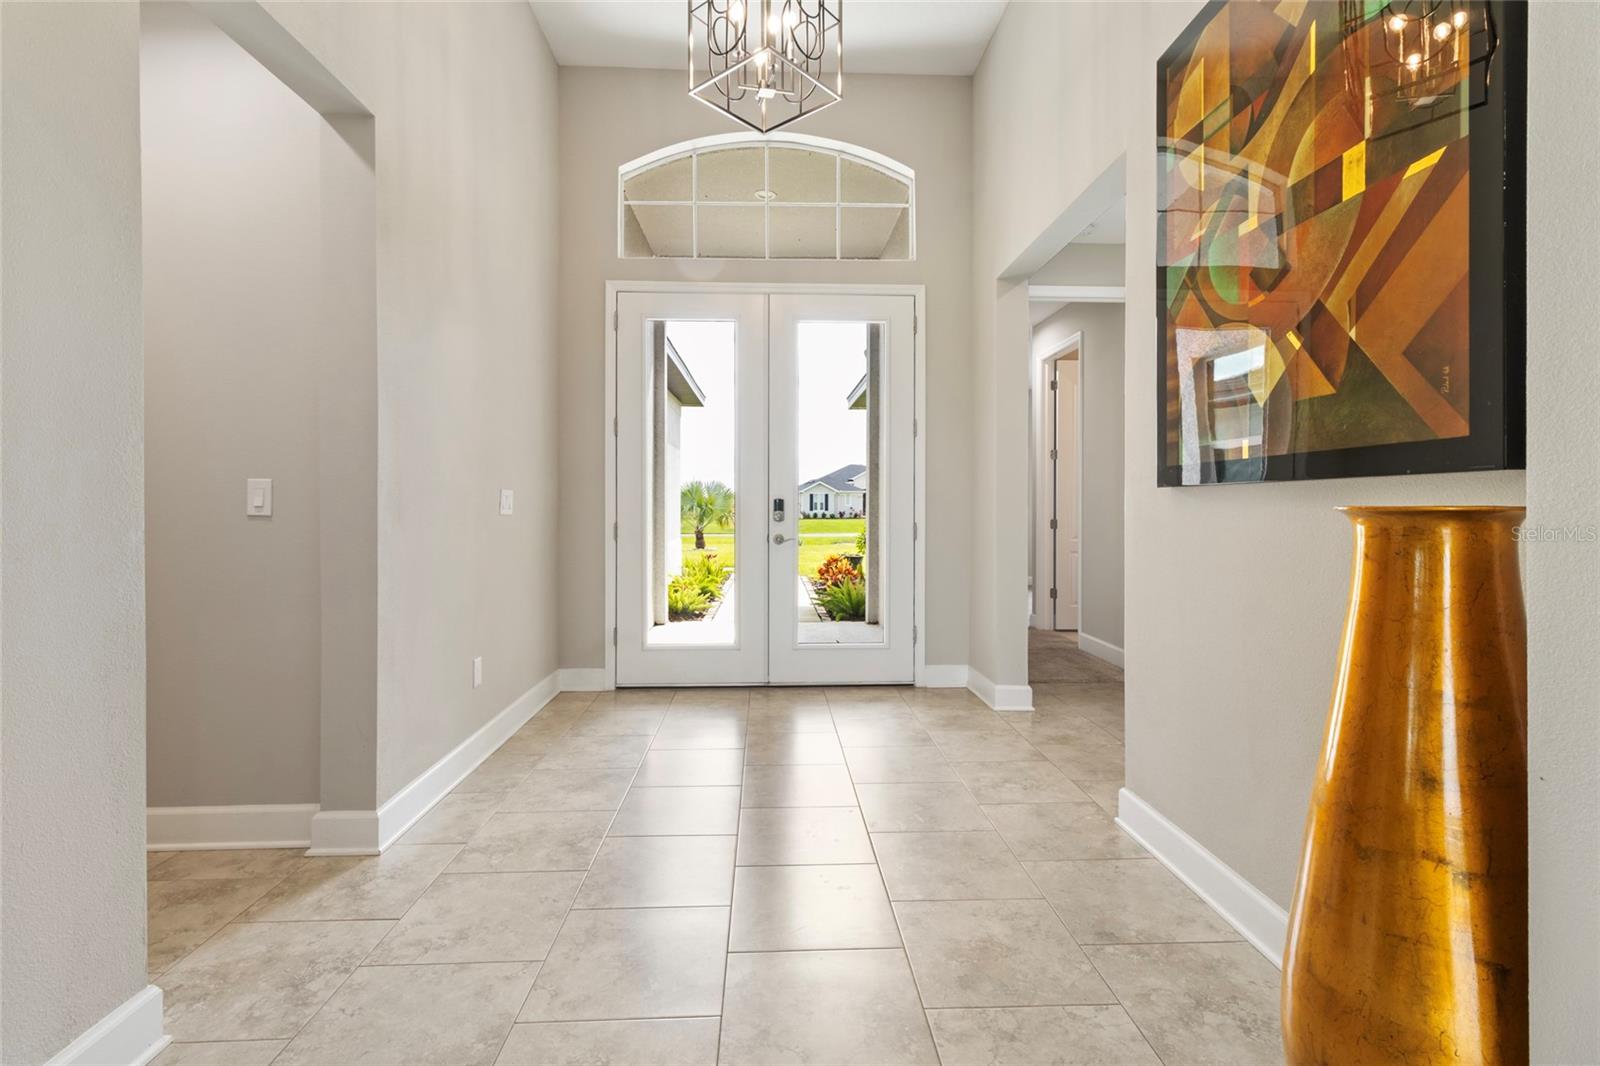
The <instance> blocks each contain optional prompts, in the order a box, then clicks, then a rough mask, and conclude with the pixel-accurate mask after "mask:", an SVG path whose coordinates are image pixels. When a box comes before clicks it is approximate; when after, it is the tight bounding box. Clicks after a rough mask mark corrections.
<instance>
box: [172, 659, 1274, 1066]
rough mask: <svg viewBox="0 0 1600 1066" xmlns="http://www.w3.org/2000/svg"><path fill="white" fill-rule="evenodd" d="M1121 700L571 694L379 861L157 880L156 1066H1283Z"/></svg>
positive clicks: (1112, 690)
mask: <svg viewBox="0 0 1600 1066" xmlns="http://www.w3.org/2000/svg"><path fill="white" fill-rule="evenodd" d="M1120 688H1121V686H1120V683H1106V682H1099V683H1093V684H1071V683H1064V682H1046V683H1044V684H1041V685H1039V686H1038V688H1037V689H1036V692H1037V693H1038V697H1037V699H1038V709H1037V710H1035V711H1032V712H1023V713H1008V714H999V713H996V712H993V711H990V710H988V709H987V708H986V707H984V706H983V705H982V704H981V703H980V702H978V701H977V700H976V699H975V698H974V697H973V696H972V695H971V694H970V693H967V692H965V691H958V690H938V689H889V688H878V689H757V690H746V689H721V690H705V689H700V690H679V691H676V692H673V691H662V690H653V691H644V690H632V691H618V692H613V693H603V694H599V695H594V694H583V693H564V694H562V695H560V696H558V697H556V699H555V700H554V701H553V702H552V703H550V704H549V705H548V706H546V707H545V708H544V709H543V710H542V711H541V712H539V713H538V714H537V715H536V716H534V717H533V718H532V719H531V720H530V721H529V722H528V724H527V725H526V726H524V727H523V728H522V729H521V731H520V732H518V733H517V734H516V736H515V737H513V738H512V739H511V740H509V741H508V742H507V743H506V744H505V745H504V746H503V748H502V749H501V750H500V751H499V752H497V753H496V754H494V755H493V756H491V757H490V758H489V759H488V760H487V761H486V762H485V763H484V764H483V765H482V766H480V767H479V768H478V769H477V770H476V771H474V772H473V773H472V774H471V775H470V776H469V777H468V778H467V779H466V780H465V781H463V782H462V784H461V785H460V786H459V787H458V788H457V789H456V790H455V792H454V793H453V794H452V795H451V796H449V797H447V798H446V799H445V800H444V801H442V802H441V803H440V804H439V806H437V807H436V808H435V809H434V810H433V811H432V812H430V813H429V814H428V815H427V816H425V817H424V819H423V820H422V821H421V822H419V823H418V824H417V825H416V826H415V827H414V828H412V829H411V830H410V832H409V833H408V834H407V835H406V836H405V837H404V838H402V840H401V841H400V842H399V843H398V844H396V845H395V846H394V847H392V848H391V849H390V850H389V851H387V852H386V853H384V854H383V855H382V856H379V857H371V858H303V857H301V855H300V853H299V852H296V851H231V852H177V853H165V854H161V853H156V854H152V855H151V856H150V859H149V864H150V870H149V875H150V879H151V880H150V918H151V928H150V968H151V979H152V981H154V982H155V983H156V984H158V985H160V986H161V987H162V988H163V989H164V990H165V993H166V1021H167V1028H168V1031H169V1032H170V1033H171V1034H172V1036H173V1039H174V1040H175V1041H177V1043H175V1044H174V1045H173V1046H171V1047H170V1048H168V1050H167V1051H166V1052H164V1053H163V1054H162V1055H161V1056H160V1057H159V1058H158V1059H157V1060H156V1061H157V1062H158V1063H160V1064H162V1066H171V1064H175V1063H196V1062H227V1063H269V1062H272V1063H278V1064H287V1063H351V1062H382V1063H401V1062H415V1063H441V1062H448V1063H496V1062H498V1063H508V1064H509V1063H580V1062H581V1063H606V1062H613V1063H630V1062H631V1063H638V1062H675V1063H676V1062H682V1063H711V1062H719V1061H720V1062H744V1063H773V1062H811V1063H843V1062H859V1063H898V1062H907V1063H935V1062H941V1061H942V1062H943V1063H945V1064H947V1066H948V1064H951V1063H1042V1062H1060V1063H1097V1064H1104V1063H1165V1064H1167V1066H1174V1064H1177V1063H1185V1064H1189V1063H1201V1062H1213V1063H1227V1064H1243V1063H1268V1062H1278V1061H1281V1049H1280V1044H1279V1037H1278V1006H1277V1002H1278V972H1277V970H1276V969H1275V968H1274V967H1273V966H1272V965H1271V964H1270V963H1269V962H1267V960H1265V959H1263V958H1262V957H1261V955H1260V954H1259V953H1257V952H1256V950H1255V949H1254V948H1252V947H1251V946H1249V945H1248V944H1246V943H1244V942H1243V941H1242V940H1240V938H1239V937H1238V936H1237V934H1236V933H1235V932H1234V931H1233V929H1232V928H1231V927H1229V926H1228V925H1227V924H1226V923H1224V922H1223V921H1222V920H1221V919H1220V918H1218V917H1217V916H1216V914H1215V913H1214V912H1212V911H1211V910H1210V908H1209V907H1207V906H1206V905H1205V904H1204V903H1202V902H1201V901H1200V900H1199V899H1198V898H1197V897H1195V896H1194V895H1193V894H1192V893H1190V892H1189V890H1188V889H1187V888H1186V887H1185V886H1184V885H1183V884H1182V883H1181V882H1179V881H1178V880H1177V879H1176V878H1175V877H1173V876H1172V875H1171V874H1170V873H1168V872H1167V870H1166V869H1165V868H1164V867H1162V866H1161V865H1160V864H1159V863H1158V862H1156V861H1155V860H1154V859H1151V858H1148V857H1146V856H1145V854H1144V852H1143V850H1142V849H1141V848H1140V847H1139V846H1138V845H1137V844H1135V843H1134V842H1133V841H1131V840H1130V839H1129V838H1127V837H1126V836H1124V835H1123V834H1122V833H1121V831H1120V830H1118V829H1117V828H1116V826H1115V825H1114V823H1113V822H1112V814H1111V812H1112V810H1113V809H1114V805H1115V802H1116V791H1117V788H1118V787H1119V786H1120V784H1121V772H1122V771H1121V767H1122V743H1121V741H1120V739H1119V737H1120V734H1121V714H1122V707H1121V693H1120ZM222 1042H227V1043H226V1044H225V1045H224V1044H222Z"/></svg>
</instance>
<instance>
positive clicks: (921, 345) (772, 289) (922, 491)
mask: <svg viewBox="0 0 1600 1066" xmlns="http://www.w3.org/2000/svg"><path fill="white" fill-rule="evenodd" d="M624 292H639V293H673V292H679V293H760V294H763V295H772V296H776V295H781V294H782V295H786V294H807V293H810V294H818V295H830V296H838V295H852V294H855V295H862V296H910V297H912V298H913V299H914V300H915V301H916V319H915V322H916V325H915V327H914V330H913V334H914V336H913V340H914V341H915V349H916V350H915V360H916V363H915V366H916V371H915V374H916V421H915V426H916V436H915V440H914V445H915V454H916V466H917V469H916V478H915V497H916V506H915V519H914V521H915V522H916V529H917V536H916V538H915V540H914V541H913V546H914V548H915V552H914V555H915V559H914V567H913V569H914V571H915V576H914V580H913V585H914V588H913V591H912V600H913V605H914V610H913V612H912V613H913V616H914V618H915V623H914V624H915V626H916V634H917V639H916V643H915V647H914V649H913V650H914V655H913V656H912V677H913V682H912V683H913V684H916V685H921V684H923V683H924V677H925V675H926V673H927V657H928V651H927V649H928V640H927V633H928V627H927V602H928V601H927V596H926V595H925V591H926V572H925V566H924V560H925V557H926V554H927V553H926V551H925V550H924V548H923V538H922V535H921V531H922V529H924V528H925V527H926V526H927V518H928V516H927V491H926V489H927V478H928V469H927V467H928V464H927V448H926V446H925V444H924V440H925V436H924V434H923V433H922V427H923V426H924V425H925V423H926V419H927V399H928V395H927V373H926V370H925V368H926V365H927V360H926V344H927V342H926V340H925V336H926V333H927V331H926V330H924V329H923V328H922V326H923V325H924V324H926V322H927V288H926V286H923V285H820V284H805V283H789V284H777V283H772V282H705V283H700V282H688V281H607V282H606V309H605V316H606V317H605V319H604V321H603V323H602V325H601V328H602V329H603V330H604V332H605V339H606V381H605V420H606V424H608V425H609V426H610V427H611V432H610V433H607V434H606V435H605V441H606V444H605V485H606V493H605V498H606V516H605V528H606V529H607V530H608V531H609V532H611V534H612V535H611V536H609V537H606V538H605V606H606V616H605V631H604V633H603V634H602V636H603V639H604V641H605V649H606V665H605V679H604V686H605V687H606V688H612V687H615V685H616V683H617V646H616V632H617V541H616V529H617V296H618V294H620V293H624Z"/></svg>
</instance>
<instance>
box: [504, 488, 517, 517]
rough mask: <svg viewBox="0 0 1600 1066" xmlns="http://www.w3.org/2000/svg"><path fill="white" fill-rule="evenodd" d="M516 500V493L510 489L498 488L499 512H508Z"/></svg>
mask: <svg viewBox="0 0 1600 1066" xmlns="http://www.w3.org/2000/svg"><path fill="white" fill-rule="evenodd" d="M515 502H516V494H515V493H513V492H512V491H511V490H510V489H501V490H500V513H501V514H510V513H511V508H512V505H513V504H514V503H515Z"/></svg>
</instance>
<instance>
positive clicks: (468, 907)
mask: <svg viewBox="0 0 1600 1066" xmlns="http://www.w3.org/2000/svg"><path fill="white" fill-rule="evenodd" d="M582 881H583V874H581V873H577V872H572V873H508V874H440V875H439V878H438V880H436V881H434V883H433V884H431V885H429V886H428V890H427V891H426V892H424V893H423V894H422V898H421V899H419V900H417V902H416V903H415V904H413V905H412V907H411V909H410V910H408V911H406V914H405V917H404V918H401V919H400V921H399V923H398V924H396V925H395V927H394V928H393V929H391V930H390V931H389V935H388V936H386V937H384V938H383V943H381V944H379V945H378V946H377V948H376V949H374V950H373V952H372V955H371V957H370V958H368V959H367V964H368V965H373V966H376V965H384V966H393V965H396V964H401V963H440V962H537V961H538V960H540V959H542V958H544V956H545V952H547V951H549V950H550V944H551V942H552V941H554V940H555V938H556V931H557V930H559V929H560V928H561V920H562V919H563V918H565V917H566V915H567V909H568V908H569V907H571V906H572V899H573V896H574V895H576V894H577V891H578V885H579V884H581V883H582Z"/></svg>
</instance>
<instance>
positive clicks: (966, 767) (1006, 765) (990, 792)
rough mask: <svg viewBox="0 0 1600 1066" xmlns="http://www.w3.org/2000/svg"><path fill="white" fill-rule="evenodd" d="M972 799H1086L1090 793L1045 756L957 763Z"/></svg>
mask: <svg viewBox="0 0 1600 1066" xmlns="http://www.w3.org/2000/svg"><path fill="white" fill-rule="evenodd" d="M956 772H957V773H959V774H960V775H961V780H962V783H964V784H965V785H966V786H967V790H968V791H969V792H971V793H972V797H973V799H975V800H977V801H978V802H979V803H980V804H983V803H1084V802H1087V801H1088V799H1089V797H1088V796H1087V795H1085V794H1084V791H1083V790H1082V789H1081V788H1079V787H1078V786H1077V785H1075V784H1073V783H1072V782H1071V781H1068V780H1067V777H1066V775H1065V774H1063V773H1062V772H1061V771H1060V770H1057V769H1056V768H1055V767H1054V766H1052V765H1050V764H1049V763H1047V762H1045V761H1044V760H1042V759H1041V760H1037V761H1034V762H964V763H957V764H956Z"/></svg>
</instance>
